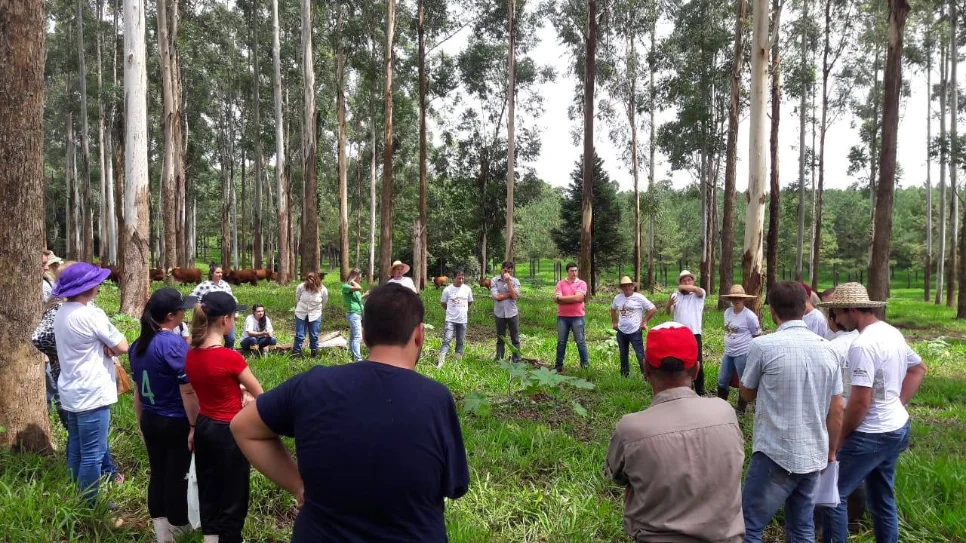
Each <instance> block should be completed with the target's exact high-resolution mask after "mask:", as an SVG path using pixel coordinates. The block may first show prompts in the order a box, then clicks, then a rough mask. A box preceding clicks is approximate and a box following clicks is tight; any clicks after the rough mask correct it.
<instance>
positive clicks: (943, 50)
mask: <svg viewBox="0 0 966 543" xmlns="http://www.w3.org/2000/svg"><path fill="white" fill-rule="evenodd" d="M948 51H949V44H948V43H947V44H941V45H940V48H939V141H940V142H943V145H941V146H940V147H939V258H937V259H936V305H939V304H941V303H942V301H943V281H944V280H945V269H946V237H947V235H946V222H947V220H946V145H945V142H946V96H947V94H948V93H949V88H948V84H949V79H948V78H949V73H948V70H949V68H948V61H949V54H948Z"/></svg>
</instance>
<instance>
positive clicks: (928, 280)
mask: <svg viewBox="0 0 966 543" xmlns="http://www.w3.org/2000/svg"><path fill="white" fill-rule="evenodd" d="M926 24H928V25H929V26H930V27H931V26H932V24H933V17H932V15H930V16H929V18H928V20H927V23H926ZM933 48H934V43H933V41H932V31H931V30H927V31H926V88H927V89H929V91H928V92H927V93H926V262H925V265H924V266H923V295H922V296H923V300H924V301H926V302H928V301H929V299H930V296H929V294H930V292H929V291H930V290H931V289H932V263H933V260H932V153H931V152H930V151H931V146H932V53H933Z"/></svg>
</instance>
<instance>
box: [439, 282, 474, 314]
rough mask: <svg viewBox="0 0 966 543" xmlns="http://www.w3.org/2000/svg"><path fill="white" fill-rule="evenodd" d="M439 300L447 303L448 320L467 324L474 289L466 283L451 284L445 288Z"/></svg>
mask: <svg viewBox="0 0 966 543" xmlns="http://www.w3.org/2000/svg"><path fill="white" fill-rule="evenodd" d="M439 301H440V302H442V303H444V304H446V322H452V323H456V324H466V321H467V315H468V313H469V308H470V304H471V303H473V289H471V288H470V287H469V285H467V284H466V283H463V284H462V285H460V286H458V287H457V286H456V285H450V286H448V287H446V288H444V289H443V295H442V296H441V297H440V298H439Z"/></svg>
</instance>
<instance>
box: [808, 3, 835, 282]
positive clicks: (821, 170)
mask: <svg viewBox="0 0 966 543" xmlns="http://www.w3.org/2000/svg"><path fill="white" fill-rule="evenodd" d="M824 34H825V43H824V45H823V47H822V123H821V125H820V126H819V143H818V145H819V151H818V189H817V190H816V191H815V214H814V215H813V216H812V231H813V233H812V269H811V270H809V271H810V272H811V275H812V290H813V291H814V290H818V271H819V264H820V263H821V260H822V195H823V193H824V191H825V136H826V133H827V132H828V82H829V77H830V76H831V74H832V65H831V64H830V63H829V54H830V53H831V43H830V42H831V40H830V37H831V34H832V0H825V31H824Z"/></svg>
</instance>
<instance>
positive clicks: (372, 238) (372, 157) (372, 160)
mask: <svg viewBox="0 0 966 543" xmlns="http://www.w3.org/2000/svg"><path fill="white" fill-rule="evenodd" d="M371 118H372V122H371V126H370V129H369V133H370V134H371V135H372V142H371V144H370V145H371V149H372V152H371V153H370V154H369V281H373V280H374V279H375V277H376V276H375V273H376V115H375V113H371Z"/></svg>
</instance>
